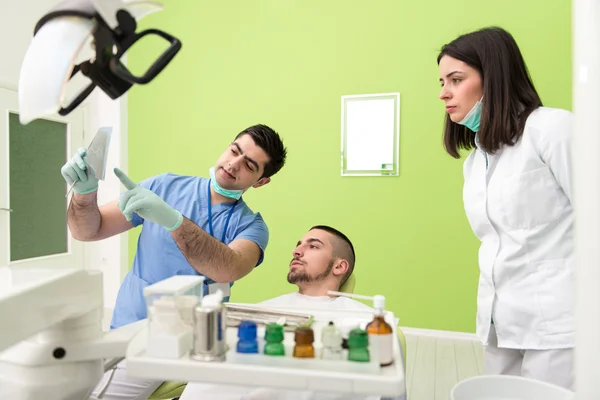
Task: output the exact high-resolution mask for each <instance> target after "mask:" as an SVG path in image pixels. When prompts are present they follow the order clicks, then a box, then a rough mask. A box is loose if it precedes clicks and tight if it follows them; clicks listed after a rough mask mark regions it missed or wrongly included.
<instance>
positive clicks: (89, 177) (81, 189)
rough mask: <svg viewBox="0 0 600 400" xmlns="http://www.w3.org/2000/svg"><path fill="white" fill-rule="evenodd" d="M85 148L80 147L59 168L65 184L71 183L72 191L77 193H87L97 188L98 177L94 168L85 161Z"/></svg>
mask: <svg viewBox="0 0 600 400" xmlns="http://www.w3.org/2000/svg"><path fill="white" fill-rule="evenodd" d="M85 153H86V149H85V148H83V147H80V148H79V149H78V150H77V153H75V155H74V156H73V158H71V159H70V160H69V161H67V163H66V164H65V165H63V167H62V168H61V169H60V173H61V174H62V176H63V178H65V181H67V184H68V185H69V186H71V185H72V184H73V183H75V185H74V186H73V191H74V192H75V193H79V194H87V193H91V192H95V191H96V190H98V179H96V175H95V174H94V170H93V169H92V167H90V166H89V165H88V164H87V163H86V162H85Z"/></svg>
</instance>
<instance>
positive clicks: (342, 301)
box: [335, 296, 373, 311]
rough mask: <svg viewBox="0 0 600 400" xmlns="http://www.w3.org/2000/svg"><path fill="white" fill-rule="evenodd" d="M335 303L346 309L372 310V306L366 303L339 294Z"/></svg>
mask: <svg viewBox="0 0 600 400" xmlns="http://www.w3.org/2000/svg"><path fill="white" fill-rule="evenodd" d="M335 303H338V304H339V305H340V306H342V307H341V308H344V309H348V310H365V311H373V307H369V306H368V305H366V304H364V303H361V302H360V301H356V300H354V299H351V298H348V297H343V296H340V297H338V298H337V299H335Z"/></svg>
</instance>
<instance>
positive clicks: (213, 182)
mask: <svg viewBox="0 0 600 400" xmlns="http://www.w3.org/2000/svg"><path fill="white" fill-rule="evenodd" d="M210 186H212V188H213V190H214V191H215V192H217V193H219V194H220V195H221V196H225V197H227V198H229V199H234V200H239V199H240V197H242V193H244V191H243V190H227V189H223V188H222V187H221V186H219V183H218V182H217V178H216V177H215V167H212V168H211V169H210Z"/></svg>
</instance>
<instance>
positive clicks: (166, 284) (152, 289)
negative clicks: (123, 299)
mask: <svg viewBox="0 0 600 400" xmlns="http://www.w3.org/2000/svg"><path fill="white" fill-rule="evenodd" d="M203 293H204V277H203V276H198V275H176V276H172V277H170V278H167V279H165V280H162V281H160V282H157V283H155V284H154V285H150V286H147V287H145V288H144V297H145V298H146V307H147V311H148V347H147V349H146V354H147V355H149V356H151V357H158V358H171V359H177V358H179V357H181V356H182V355H184V354H186V353H187V352H189V351H190V349H191V348H192V343H193V336H194V308H195V307H196V306H197V305H198V303H199V302H200V301H201V299H202V295H203Z"/></svg>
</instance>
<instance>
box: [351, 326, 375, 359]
mask: <svg viewBox="0 0 600 400" xmlns="http://www.w3.org/2000/svg"><path fill="white" fill-rule="evenodd" d="M348 360H349V361H356V362H369V360H370V357H369V334H368V333H367V332H366V331H364V330H362V329H352V330H351V331H350V336H349V337H348Z"/></svg>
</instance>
